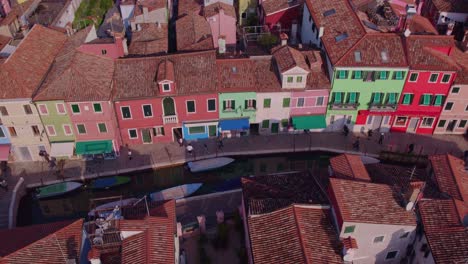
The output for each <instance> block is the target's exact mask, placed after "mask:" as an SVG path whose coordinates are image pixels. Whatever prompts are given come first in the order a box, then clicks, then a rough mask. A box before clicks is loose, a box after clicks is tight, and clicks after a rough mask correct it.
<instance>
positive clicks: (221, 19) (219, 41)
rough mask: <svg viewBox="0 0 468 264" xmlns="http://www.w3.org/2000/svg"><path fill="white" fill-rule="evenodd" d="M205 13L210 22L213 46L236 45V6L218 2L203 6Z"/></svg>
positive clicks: (223, 47) (222, 47)
mask: <svg viewBox="0 0 468 264" xmlns="http://www.w3.org/2000/svg"><path fill="white" fill-rule="evenodd" d="M203 15H204V16H205V18H206V20H207V21H208V23H209V24H210V28H211V35H212V38H213V46H214V47H215V48H218V47H221V48H220V50H223V49H225V48H226V46H234V47H235V45H236V40H237V38H236V34H237V27H236V10H235V9H234V6H232V5H228V4H225V3H223V2H217V3H214V4H210V5H207V6H204V7H203Z"/></svg>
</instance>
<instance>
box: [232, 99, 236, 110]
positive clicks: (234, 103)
mask: <svg viewBox="0 0 468 264" xmlns="http://www.w3.org/2000/svg"><path fill="white" fill-rule="evenodd" d="M231 108H232V109H236V101H234V100H231Z"/></svg>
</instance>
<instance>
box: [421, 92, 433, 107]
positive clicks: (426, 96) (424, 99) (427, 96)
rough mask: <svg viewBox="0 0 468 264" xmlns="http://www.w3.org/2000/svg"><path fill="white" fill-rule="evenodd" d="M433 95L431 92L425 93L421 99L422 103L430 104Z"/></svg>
mask: <svg viewBox="0 0 468 264" xmlns="http://www.w3.org/2000/svg"><path fill="white" fill-rule="evenodd" d="M431 99H432V95H430V94H423V95H421V98H420V100H419V104H420V105H430V104H431Z"/></svg>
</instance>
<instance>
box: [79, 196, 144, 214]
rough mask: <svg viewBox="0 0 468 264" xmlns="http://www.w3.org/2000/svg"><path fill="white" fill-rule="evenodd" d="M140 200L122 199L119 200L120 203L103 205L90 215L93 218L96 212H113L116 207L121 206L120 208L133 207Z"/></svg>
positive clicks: (90, 212)
mask: <svg viewBox="0 0 468 264" xmlns="http://www.w3.org/2000/svg"><path fill="white" fill-rule="evenodd" d="M138 200H139V199H137V198H127V199H122V200H118V201H114V202H109V203H105V204H101V205H99V206H97V207H96V208H94V209H93V210H91V211H89V213H88V215H89V216H93V215H94V214H95V213H96V212H100V211H106V210H112V209H114V208H115V207H116V206H119V207H120V208H122V207H124V206H129V205H133V204H134V203H136V202H137V201H138Z"/></svg>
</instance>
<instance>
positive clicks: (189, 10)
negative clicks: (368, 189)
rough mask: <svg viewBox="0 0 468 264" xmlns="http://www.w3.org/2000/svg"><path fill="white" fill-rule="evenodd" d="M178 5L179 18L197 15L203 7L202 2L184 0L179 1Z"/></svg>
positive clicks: (200, 0) (201, 0)
mask: <svg viewBox="0 0 468 264" xmlns="http://www.w3.org/2000/svg"><path fill="white" fill-rule="evenodd" d="M178 4H179V6H178V9H179V10H178V13H179V16H180V17H181V16H182V15H193V14H196V15H199V14H200V11H201V9H202V7H203V0H185V1H180V2H179V3H178Z"/></svg>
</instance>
